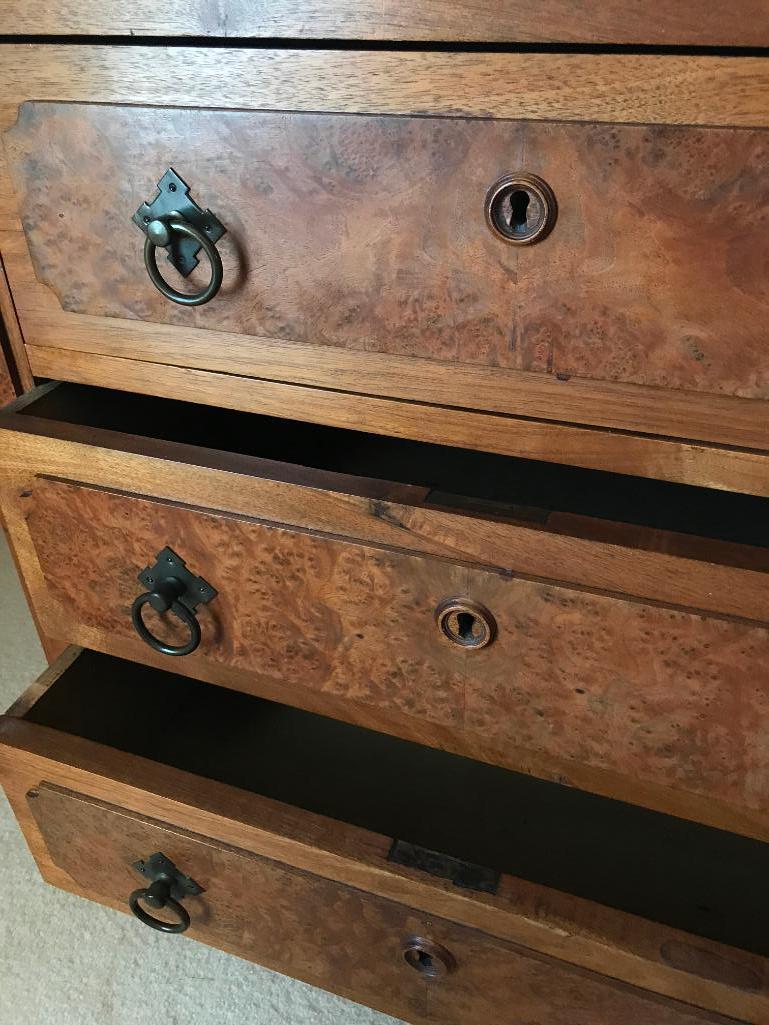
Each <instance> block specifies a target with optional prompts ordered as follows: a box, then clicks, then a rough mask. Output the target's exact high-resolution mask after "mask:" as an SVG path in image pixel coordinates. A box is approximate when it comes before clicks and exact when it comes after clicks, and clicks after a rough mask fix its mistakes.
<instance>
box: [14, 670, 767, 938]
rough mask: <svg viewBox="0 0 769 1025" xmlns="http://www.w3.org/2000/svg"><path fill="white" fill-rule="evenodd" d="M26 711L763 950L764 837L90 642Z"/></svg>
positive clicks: (51, 723)
mask: <svg viewBox="0 0 769 1025" xmlns="http://www.w3.org/2000/svg"><path fill="white" fill-rule="evenodd" d="M24 718H26V719H27V720H28V721H30V722H33V723H38V724H40V725H43V726H48V727H52V728H53V729H57V730H62V731H65V732H67V733H70V734H74V735H75V736H79V737H84V738H87V739H88V740H91V741H95V742H98V743H101V744H105V745H108V746H110V747H113V748H116V749H118V750H120V751H125V752H130V753H131V754H136V755H140V756H142V757H144V758H148V759H151V760H153V761H156V762H161V763H163V764H165V765H169V766H173V767H175V768H178V769H183V770H185V771H187V772H191V773H194V774H196V775H199V776H203V777H206V778H208V779H212V780H217V781H219V782H222V783H227V784H230V785H232V786H235V787H239V788H241V789H243V790H249V791H252V792H254V793H258V794H262V795H264V796H267V797H270V798H273V799H276V800H278V801H282V802H285V803H287V804H291V805H294V806H297V807H300V808H303V809H305V810H308V811H312V812H317V813H320V814H322V815H326V816H329V817H330V818H333V819H337V820H341V821H343V822H347V823H351V824H353V825H356V826H360V827H363V828H365V829H368V830H372V831H374V832H376V833H380V834H384V835H385V836H389V837H395V838H398V839H401V840H407V841H409V842H411V843H415V844H419V845H421V846H423V847H427V848H430V849H432V850H437V851H441V852H443V853H446V854H450V855H453V856H455V857H458V858H462V859H463V860H466V861H470V862H473V863H476V864H479V865H485V866H488V867H490V868H494V869H497V870H500V871H503V872H507V873H510V874H512V875H516V876H520V877H522V878H525V879H528V880H531V881H533V882H537V883H541V884H544V885H546V886H550V887H554V888H556V889H558V890H563V891H566V892H568V893H572V894H576V895H578V896H581V897H585V898H588V899H590V900H594V901H597V902H599V903H601V904H606V905H609V906H611V907H614V908H618V909H621V910H623V911H628V912H631V913H633V914H637V915H640V916H642V917H644V918H647V919H651V920H654V921H657V922H661V923H665V924H667V925H670V926H674V927H676V928H680V929H684V930H686V931H687V932H690V933H694V934H696V935H700V936H704V937H707V938H709V939H712V940H716V941H720V942H722V943H727V944H731V945H733V946H735V947H741V948H744V949H746V950H751V951H754V952H756V953H760V954H769V935H767V930H766V924H765V923H766V921H767V920H768V919H769V886H768V884H767V881H766V880H767V871H766V866H767V863H768V859H769V845H767V844H763V843H760V842H758V841H756V840H751V839H748V838H746V837H740V836H737V835H735V834H731V833H727V832H723V831H720V830H717V829H712V828H710V827H707V826H701V825H698V824H695V823H690V822H686V821H684V820H683V819H677V818H673V817H671V816H667V815H663V814H660V813H658V812H652V811H648V810H646V809H642V808H637V807H634V806H632V805H628V804H624V803H622V802H619V801H615V800H611V799H608V798H603V797H597V796H595V795H592V794H587V793H583V792H582V791H579V790H574V789H570V788H568V787H564V786H560V785H558V784H555V783H547V782H543V781H540V780H536V779H532V778H531V777H528V776H525V775H522V774H520V773H515V772H511V771H508V770H505V769H500V768H496V767H494V766H491V765H486V764H484V763H481V762H476V761H473V760H471V759H468V758H462V757H460V756H457V755H452V754H447V753H446V752H443V751H439V750H435V749H432V748H427V747H423V746H422V745H419V744H415V743H412V742H410V741H404V740H399V739H396V738H394V737H390V736H387V735H385V734H381V733H376V732H374V731H372V730H367V729H363V728H361V727H357V726H351V725H348V724H346V723H342V722H337V721H336V720H333V719H329V718H325V717H323V716H320V715H316V714H313V713H310V712H304V711H300V710H298V709H294V708H290V707H287V706H285V705H280V704H276V703H273V702H270V701H265V700H262V699H260V698H255V697H251V696H249V695H245V694H241V693H239V692H237V691H231V690H226V689H224V688H219V687H212V686H211V685H209V684H205V683H199V682H197V681H195V680H190V679H187V678H186V677H182V676H178V675H176V674H174V673H170V672H163V671H161V670H158V669H152V668H150V667H147V666H142V665H138V664H134V663H131V662H127V661H124V660H121V659H117V658H114V657H111V656H107V655H102V654H98V653H95V652H90V651H86V652H84V653H83V654H82V655H81V656H80V657H79V658H78V659H76V661H75V662H74V663H73V665H72V666H70V667H69V668H68V669H67V670H66V671H65V672H64V674H63V675H62V676H61V677H60V678H59V679H58V680H57V681H56V682H55V683H54V684H53V685H52V686H51V687H50V688H49V689H48V691H47V692H46V693H45V694H44V695H43V696H42V697H41V698H40V699H39V700H38V701H37V703H36V704H35V705H34V706H33V707H32V708H31V709H30V710H29V711H28V712H27V713H26V715H25V717H24Z"/></svg>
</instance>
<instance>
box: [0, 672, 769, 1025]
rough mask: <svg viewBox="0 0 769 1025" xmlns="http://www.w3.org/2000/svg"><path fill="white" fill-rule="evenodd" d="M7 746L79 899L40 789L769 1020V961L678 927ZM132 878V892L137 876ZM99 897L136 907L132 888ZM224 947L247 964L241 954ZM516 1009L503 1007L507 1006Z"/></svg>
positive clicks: (299, 818) (56, 734)
mask: <svg viewBox="0 0 769 1025" xmlns="http://www.w3.org/2000/svg"><path fill="white" fill-rule="evenodd" d="M52 682H53V681H52ZM0 735H1V736H2V743H1V744H0V772H1V773H2V780H3V785H4V786H5V788H6V792H7V793H8V796H9V798H10V800H11V803H12V806H13V808H14V811H15V813H16V815H17V817H18V818H19V821H20V823H21V824H22V826H23V828H24V831H25V835H26V838H27V842H28V843H29V845H30V849H31V850H32V852H33V854H34V855H35V857H36V859H37V861H38V864H39V866H40V869H41V871H42V873H43V875H44V877H45V878H46V879H47V880H48V881H49V882H51V883H53V884H55V885H57V886H61V887H63V888H64V889H67V890H70V891H72V892H75V893H80V894H81V895H83V896H91V897H93V896H95V894H94V891H93V889H91V888H89V887H88V885H87V883H86V881H85V880H84V879H83V877H82V876H80V877H79V878H73V875H70V874H69V872H67V871H66V867H65V868H62V867H60V866H58V865H57V864H56V863H55V862H54V860H52V857H51V853H50V851H49V849H48V847H47V846H46V843H45V840H44V838H43V836H42V834H41V832H40V829H39V826H38V824H37V822H36V820H35V818H34V817H33V815H32V813H31V810H30V805H29V801H28V799H27V794H28V792H29V790H30V789H39V787H40V784H41V782H42V781H47V782H48V783H49V784H52V785H53V786H54V787H65V788H67V789H69V790H74V791H77V792H78V794H80V795H82V796H83V798H85V799H86V800H90V801H97V802H101V801H104V802H108V803H109V804H110V805H113V806H114V805H116V806H118V808H119V809H120V811H119V814H120V815H121V816H128V817H130V818H133V817H139V816H145V817H150V818H152V819H156V820H160V821H161V822H162V823H164V824H166V825H165V826H164V828H165V829H167V830H169V832H170V834H171V837H174V836H175V835H176V836H178V834H179V833H180V832H186V833H187V834H189V833H194V834H197V837H195V838H193V839H194V840H195V841H196V842H200V840H201V838H203V837H205V838H212V839H209V840H206V841H205V843H206V844H207V845H209V846H212V847H215V848H217V849H219V850H222V849H223V850H227V849H230V850H231V849H232V848H237V849H238V850H239V851H241V852H243V853H244V855H246V856H248V857H256V858H257V859H258V858H267V859H271V861H272V862H273V863H275V862H280V863H282V864H284V865H289V866H292V867H293V868H294V869H298V870H300V871H301V872H309V873H311V874H312V875H313V876H320V877H323V879H327V880H332V881H335V882H336V883H342V884H344V885H345V886H352V887H355V889H356V890H358V891H363V892H364V893H365V894H367V895H368V894H373V895H376V896H378V897H381V898H384V899H386V900H387V901H395V902H397V903H399V904H401V905H407V906H408V907H409V909H412V911H413V914H414V916H415V918H416V919H417V920H421V921H422V922H423V923H425V922H427V923H429V922H431V921H435V920H436V918H437V919H442V920H446V921H451V922H455V923H458V924H461V925H462V926H467V927H470V928H472V929H473V930H480V931H481V932H482V933H485V934H487V935H488V936H489V937H495V938H496V939H497V940H499V941H503V942H504V944H507V943H514V944H520V945H523V946H525V947H527V948H529V951H530V952H539V953H541V954H545V955H548V956H550V957H555V958H557V959H558V961H560V962H562V963H565V964H573V965H579V966H581V967H582V968H587V969H590V970H591V971H593V972H598V973H600V974H602V975H606V976H610V977H612V978H614V979H618V980H623V981H625V982H628V983H632V984H633V985H635V986H638V987H640V988H641V989H645V990H649V991H652V992H653V993H659V994H665V995H666V996H669V997H673V998H676V999H677V1000H682V1001H685V1002H688V1003H690V1004H694V1005H696V1006H698V1007H701V1008H708V1009H710V1010H711V1011H718V1012H720V1013H722V1014H726V1015H728V1016H730V1017H733V1018H738V1019H740V1020H745V1021H750V1022H756V1023H761V1025H765V1023H766V1022H767V1021H769V1002H768V999H769V998H768V997H767V994H768V993H769V988H768V986H767V969H766V961H765V959H764V958H761V957H758V956H756V955H752V954H748V953H746V952H744V951H736V950H734V949H733V948H728V947H724V946H722V945H720V944H718V943H714V942H712V941H709V940H706V939H701V938H697V939H696V940H693V938H692V937H691V936H689V935H687V934H685V933H681V932H679V931H677V930H675V929H671V928H669V927H667V926H661V925H657V924H655V923H653V922H650V921H645V920H642V919H639V918H636V917H634V916H632V915H628V914H626V913H623V912H620V911H614V910H611V909H610V908H607V907H603V906H601V905H598V904H594V903H591V902H590V901H587V900H584V899H580V898H577V897H574V896H570V895H568V894H566V893H562V892H558V891H557V890H553V889H549V888H547V887H543V886H541V885H537V884H534V883H530V882H527V881H525V880H523V879H519V878H511V877H508V876H503V877H502V881H501V883H500V887H499V890H498V892H497V894H496V895H493V896H492V895H489V894H482V893H472V892H470V891H467V890H461V889H458V888H457V887H455V886H453V885H452V884H451V883H450V882H449V881H447V880H443V879H440V878H438V877H435V876H428V875H426V874H425V873H423V872H419V871H417V870H414V869H409V868H404V867H402V866H399V865H397V864H395V863H393V862H389V861H386V860H385V858H386V854H387V851H388V849H389V846H390V840H389V839H388V838H387V837H385V836H379V835H375V834H372V833H370V832H367V831H366V830H363V829H360V828H357V827H354V826H351V825H347V824H345V823H342V822H338V821H337V822H333V821H331V820H329V819H326V818H324V817H323V816H320V815H317V814H314V813H311V812H306V811H301V810H299V809H298V808H295V807H291V806H288V805H285V804H281V803H278V802H276V801H274V800H270V799H267V798H264V797H261V796H259V795H257V794H253V793H249V792H246V791H244V790H239V789H236V788H234V787H232V786H229V785H225V784H222V783H216V782H213V781H212V780H208V779H204V778H202V777H200V776H193V775H190V774H189V773H187V772H184V771H181V770H179V769H173V768H170V767H168V766H163V765H160V764H158V763H156V762H150V761H147V760H145V759H142V758H138V757H136V756H135V755H131V754H127V753H123V752H119V751H116V750H115V749H112V748H107V747H104V746H102V745H100V744H97V743H93V742H91V741H85V740H81V739H79V738H77V737H74V736H72V735H68V734H67V733H64V732H61V731H60V730H51V729H48V728H46V727H42V726H37V725H34V724H32V723H27V722H24V721H23V720H19V719H15V718H12V717H6V718H5V719H4V720H2V722H1V723H0ZM100 842H104V841H100ZM99 849H101V848H99ZM149 853H152V852H150V851H145V852H139V854H137V857H144V856H146V855H147V854H149ZM165 853H170V852H169V851H165ZM278 867H280V866H278ZM97 871H98V869H97ZM125 878H126V882H128V875H127V874H126V876H125ZM200 881H201V882H202V879H201V880H200ZM96 896H97V897H98V899H101V900H102V901H103V902H104V903H107V904H110V906H114V907H117V908H122V909H125V903H124V900H125V893H124V892H123V891H122V890H121V891H120V892H119V893H114V892H110V893H101V894H96ZM293 914H296V909H294V912H293ZM137 928H138V926H137ZM477 935H478V936H479V937H480V933H478V934H477ZM225 949H231V952H232V953H241V954H242V953H243V951H242V947H240V948H238V947H233V948H225ZM687 958H688V963H687ZM406 978H407V979H408V976H407V977H406ZM507 1004H508V1000H507V999H505V1000H502V1001H501V1002H500V1005H499V1006H500V1007H505V1006H507ZM663 1006H664V1005H663ZM690 1013H691V1012H690ZM630 1020H631V1021H632V1020H633V1019H632V1018H631V1019H630ZM652 1020H655V1019H652Z"/></svg>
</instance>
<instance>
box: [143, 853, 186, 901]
mask: <svg viewBox="0 0 769 1025" xmlns="http://www.w3.org/2000/svg"><path fill="white" fill-rule="evenodd" d="M131 868H135V869H136V871H137V872H138V873H139V874H140V875H143V876H144V878H145V879H149V881H150V882H151V883H154V882H156V881H157V880H158V879H165V880H167V881H168V882H169V883H170V885H171V896H172V897H173V898H174V900H184V898H185V897H195V896H197V895H198V894H199V893H203V888H202V887H201V886H198V884H197V883H196V882H195V880H194V879H190V877H189V876H186V875H184V873H183V872H180V871H179V869H178V868H177V867H176V865H174V863H173V861H171V859H170V858H167V857H166V856H165V854H162V853H161V852H160V851H158V852H157V853H156V854H152V855H150V857H149V858H147V860H146V861H135V862H134V863H133V864H132V865H131Z"/></svg>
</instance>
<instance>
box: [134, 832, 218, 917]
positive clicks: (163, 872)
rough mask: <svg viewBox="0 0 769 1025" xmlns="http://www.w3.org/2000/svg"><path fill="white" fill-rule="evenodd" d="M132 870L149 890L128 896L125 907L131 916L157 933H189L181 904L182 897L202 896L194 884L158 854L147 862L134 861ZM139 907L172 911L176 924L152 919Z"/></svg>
mask: <svg viewBox="0 0 769 1025" xmlns="http://www.w3.org/2000/svg"><path fill="white" fill-rule="evenodd" d="M131 867H132V868H134V869H136V871H137V872H139V873H140V874H141V875H143V876H144V878H145V879H148V880H149V883H150V885H149V886H143V887H142V888H141V889H139V890H134V891H133V893H132V894H131V895H130V896H129V898H128V907H129V908H130V909H131V914H133V915H135V916H136V918H138V919H139V921H140V922H142V923H143V924H144V925H148V926H149V927H150V929H157V931H158V932H184V931H185V930H186V929H189V927H190V914H189V911H187V909H186V908H185V907H184V906H183V905H182V904H181V903H180V902H181V901H182V900H184V898H185V897H195V896H197V895H198V894H200V893H202V892H203V890H202V888H201V887H200V886H198V884H197V883H196V882H195V880H194V879H190V877H189V876H186V875H184V873H183V872H180V871H179V869H178V868H177V867H176V865H174V863H173V861H171V860H170V858H167V857H166V856H165V854H162V853H161V852H160V851H158V853H157V854H153V855H151V856H150V857H149V858H147V860H146V861H135V862H134V864H133V865H132V866H131ZM142 903H144V904H149V906H150V907H151V908H155V909H160V908H168V909H169V910H171V911H173V913H174V915H175V916H176V921H175V922H167V921H164V920H163V919H162V918H155V916H154V915H151V914H150V913H149V911H147V910H146V908H143V907H142Z"/></svg>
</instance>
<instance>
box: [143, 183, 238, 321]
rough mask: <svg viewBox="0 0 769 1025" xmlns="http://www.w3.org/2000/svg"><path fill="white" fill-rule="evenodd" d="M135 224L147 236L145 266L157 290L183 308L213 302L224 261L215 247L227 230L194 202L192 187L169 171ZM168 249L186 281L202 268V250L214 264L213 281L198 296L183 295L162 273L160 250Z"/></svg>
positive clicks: (188, 293)
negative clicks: (198, 257) (158, 255)
mask: <svg viewBox="0 0 769 1025" xmlns="http://www.w3.org/2000/svg"><path fill="white" fill-rule="evenodd" d="M133 221H134V224H137V225H138V226H139V227H140V228H141V230H142V231H143V232H144V234H145V236H146V238H145V240H144V266H145V267H146V268H147V273H148V274H149V277H150V281H151V282H152V284H153V285H154V286H155V288H157V290H158V291H159V292H160V293H161V294H162V295H164V296H165V297H166V299H170V300H171V302H175V303H178V304H179V305H180V306H202V305H203V304H204V303H207V302H210V301H211V300H212V299H213V298H214V296H215V295H216V293H217V292H218V291H219V289H220V288H221V287H222V279H223V277H224V271H223V268H222V258H221V256H220V255H219V250H218V249H217V248H216V245H215V243H216V242H217V241H218V240H219V239H220V238H221V237H222V235H224V231H225V229H224V226H223V225H222V223H221V222H220V221H219V220H218V218H216V217H215V216H214V215H213V214H212V213H211V211H210V210H203V209H201V207H199V206H198V204H197V203H196V202H195V201H194V200H193V199H191V198H190V190H189V186H188V185H187V184H186V182H185V181H183V179H182V178H180V177H179V175H178V174H177V173H176V171H174V169H173V168H172V167H169V168H168V170H167V171H166V173H165V174H164V175H163V177H162V178H161V179H160V181H159V182H158V192H157V195H156V196H155V198H154V199H153V200H152V201H151V202H149V203H142V205H141V206H140V207H139V209H138V210H137V211H136V213H135V214H134V215H133ZM159 248H160V249H165V250H166V251H167V253H168V260H169V261H170V263H171V264H172V265H173V266H174V267H175V268H176V270H177V271H178V272H179V274H181V275H182V277H185V278H186V277H187V276H188V275H189V274H190V273H191V272H192V271H193V270H194V269H195V267H197V265H198V262H199V261H198V259H197V256H198V253H199V252H200V250H201V249H202V250H203V252H204V253H205V254H206V256H207V257H208V262H209V263H210V264H211V277H210V279H209V282H208V284H207V285H206V286H205V288H202V289H201V290H200V291H198V292H180V291H178V290H177V289H176V288H173V287H172V286H171V285H169V284H168V282H167V281H166V280H165V278H164V277H163V275H162V274H161V273H160V270H159V269H158V264H157V250H158V249H159Z"/></svg>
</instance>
